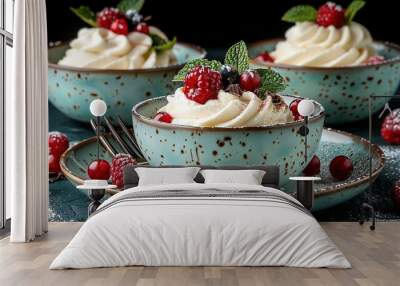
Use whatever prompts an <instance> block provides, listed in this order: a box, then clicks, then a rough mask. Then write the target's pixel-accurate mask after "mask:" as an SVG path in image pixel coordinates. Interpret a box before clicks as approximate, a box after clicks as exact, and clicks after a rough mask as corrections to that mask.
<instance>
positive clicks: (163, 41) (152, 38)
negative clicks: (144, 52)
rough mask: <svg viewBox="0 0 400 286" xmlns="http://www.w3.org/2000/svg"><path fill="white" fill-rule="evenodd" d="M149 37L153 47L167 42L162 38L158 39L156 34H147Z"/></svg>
mask: <svg viewBox="0 0 400 286" xmlns="http://www.w3.org/2000/svg"><path fill="white" fill-rule="evenodd" d="M149 36H150V38H151V40H152V42H153V47H154V46H160V45H163V44H165V43H166V42H167V41H166V40H165V39H164V38H162V37H160V36H159V35H157V34H149Z"/></svg>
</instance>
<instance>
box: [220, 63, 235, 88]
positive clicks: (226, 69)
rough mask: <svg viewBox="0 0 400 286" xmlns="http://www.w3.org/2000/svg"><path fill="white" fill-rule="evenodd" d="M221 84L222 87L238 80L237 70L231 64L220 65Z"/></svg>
mask: <svg viewBox="0 0 400 286" xmlns="http://www.w3.org/2000/svg"><path fill="white" fill-rule="evenodd" d="M221 76H222V84H223V86H224V89H225V88H227V87H228V86H229V85H231V84H235V83H238V82H239V73H238V72H237V70H236V69H235V68H233V67H231V66H228V65H223V66H222V67H221Z"/></svg>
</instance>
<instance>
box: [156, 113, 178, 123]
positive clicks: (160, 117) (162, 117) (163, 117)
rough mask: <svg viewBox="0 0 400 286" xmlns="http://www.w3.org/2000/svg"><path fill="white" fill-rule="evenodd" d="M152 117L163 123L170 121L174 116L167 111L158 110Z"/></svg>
mask: <svg viewBox="0 0 400 286" xmlns="http://www.w3.org/2000/svg"><path fill="white" fill-rule="evenodd" d="M154 119H155V120H157V121H161V122H165V123H171V122H172V120H173V119H174V118H173V117H172V116H171V115H170V114H169V113H167V112H158V113H157V114H156V116H154Z"/></svg>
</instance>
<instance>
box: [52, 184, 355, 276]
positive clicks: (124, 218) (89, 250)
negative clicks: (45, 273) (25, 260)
mask: <svg viewBox="0 0 400 286" xmlns="http://www.w3.org/2000/svg"><path fill="white" fill-rule="evenodd" d="M174 190H179V191H181V192H182V193H183V192H185V191H190V192H197V191H198V192H199V193H207V192H208V191H210V192H216V191H217V192H223V191H229V192H232V191H235V192H238V193H239V191H242V195H241V196H240V197H236V196H235V195H232V196H226V197H218V196H202V197H196V196H193V197H191V196H190V195H189V196H187V195H186V196H183V195H182V197H179V195H178V196H174V197H159V198H157V197H149V198H139V199H129V197H130V196H135V195H137V194H138V193H137V192H149V193H150V192H151V193H154V192H155V191H156V192H157V191H159V192H161V193H162V192H165V191H174ZM246 191H249V196H248V197H246V196H247V195H246ZM250 191H263V192H266V194H267V193H268V194H269V195H268V196H271V198H270V199H263V198H262V197H260V198H258V197H252V196H251V192H250ZM243 192H244V195H243ZM141 194H145V193H141ZM275 196H276V197H275ZM279 197H280V198H282V199H279ZM285 200H286V201H287V202H288V203H286V202H285ZM294 204H300V203H298V202H297V201H296V200H295V199H294V198H292V197H291V196H289V195H287V194H285V193H283V192H281V191H279V190H276V189H272V188H266V187H262V186H254V185H238V184H234V185H233V184H180V185H165V186H146V187H136V188H132V189H129V190H125V191H124V192H121V193H119V194H117V195H115V196H113V197H111V198H109V199H108V200H107V201H105V202H104V203H103V204H102V205H101V206H100V208H99V210H98V212H97V213H96V214H95V215H93V216H92V217H90V218H89V219H88V220H87V221H86V223H85V224H83V225H82V227H81V229H80V230H79V232H78V233H77V234H76V235H75V237H74V238H73V239H72V241H71V242H70V243H69V244H68V246H67V247H66V248H65V249H64V250H63V251H62V252H61V253H60V254H59V255H58V257H57V258H56V259H55V260H54V261H53V263H52V264H51V266H50V269H63V268H91V267H114V266H128V265H145V266H194V265H198V266H206V265H214V266H244V265H246V266H294V267H332V268H350V267H351V266H350V263H349V262H348V261H347V259H346V258H345V257H344V255H343V254H342V252H341V251H340V250H338V249H337V247H336V245H335V244H334V243H333V242H332V241H331V240H330V238H329V237H328V236H327V234H326V233H325V232H324V230H323V229H322V228H321V227H320V225H319V224H318V222H317V221H316V220H315V219H314V218H313V217H312V216H311V215H309V214H307V212H304V211H302V210H301V209H300V208H299V207H295V206H293V205H294Z"/></svg>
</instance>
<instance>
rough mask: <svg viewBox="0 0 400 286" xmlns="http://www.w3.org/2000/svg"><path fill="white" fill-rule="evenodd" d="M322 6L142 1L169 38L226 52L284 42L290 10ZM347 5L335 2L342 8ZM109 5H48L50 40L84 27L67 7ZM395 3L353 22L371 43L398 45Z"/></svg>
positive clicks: (93, 1)
mask: <svg viewBox="0 0 400 286" xmlns="http://www.w3.org/2000/svg"><path fill="white" fill-rule="evenodd" d="M325 2H326V1H316V0H314V1H310V0H308V1H307V0H292V1H289V0H283V1H282V0H280V1H277V0H275V1H271V0H270V1H267V0H262V1H260V0H258V1H257V0H245V1H228V0H223V1H221V0H219V1H218V0H213V1H212V0H202V1H199V0H197V1H173V0H168V1H162V0H158V1H157V0H147V1H146V3H145V5H144V7H143V10H142V13H143V14H144V15H151V16H152V20H151V21H150V24H152V25H155V26H158V27H160V28H161V29H162V30H163V31H164V32H166V33H167V35H168V36H169V37H173V36H176V37H177V38H178V40H179V41H183V42H190V43H194V44H198V45H200V46H202V47H204V48H209V49H210V48H211V49H212V48H226V47H229V46H230V45H231V44H233V43H235V42H237V41H239V40H244V41H246V42H248V43H249V42H253V41H257V40H261V39H267V38H273V37H283V35H284V32H285V31H286V30H287V29H288V27H290V26H291V24H289V23H285V22H282V21H281V20H280V19H281V17H282V15H283V14H284V12H285V11H286V10H287V9H289V8H290V7H292V6H294V5H299V4H311V5H313V6H315V7H318V6H319V5H321V4H322V3H325ZM350 2H351V1H350V0H348V1H337V3H339V4H341V5H342V6H343V7H346V6H347V5H348V4H349V3H350ZM116 3H118V1H113V0H108V1H105V0H48V1H47V9H48V13H47V17H48V31H49V41H58V40H62V41H65V40H68V39H72V38H73V37H75V36H76V32H77V31H78V29H79V28H81V27H82V26H83V25H85V23H84V22H82V21H81V20H80V19H79V18H77V17H76V16H75V15H73V14H72V12H70V11H69V7H71V6H72V7H78V6H80V5H88V6H90V7H91V8H92V10H93V11H99V10H101V9H102V8H103V7H105V6H115V5H116ZM396 3H397V1H388V0H386V1H384V0H381V1H378V0H367V5H366V6H365V7H364V8H363V9H362V10H361V11H360V12H359V13H358V14H357V16H356V18H355V20H356V21H357V22H360V23H361V24H363V25H364V26H366V27H367V28H368V29H369V31H370V32H371V34H372V37H373V38H374V39H376V40H385V41H391V42H395V43H399V44H400V29H399V28H400V24H399V20H400V9H399V7H398V6H400V5H399V4H396Z"/></svg>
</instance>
